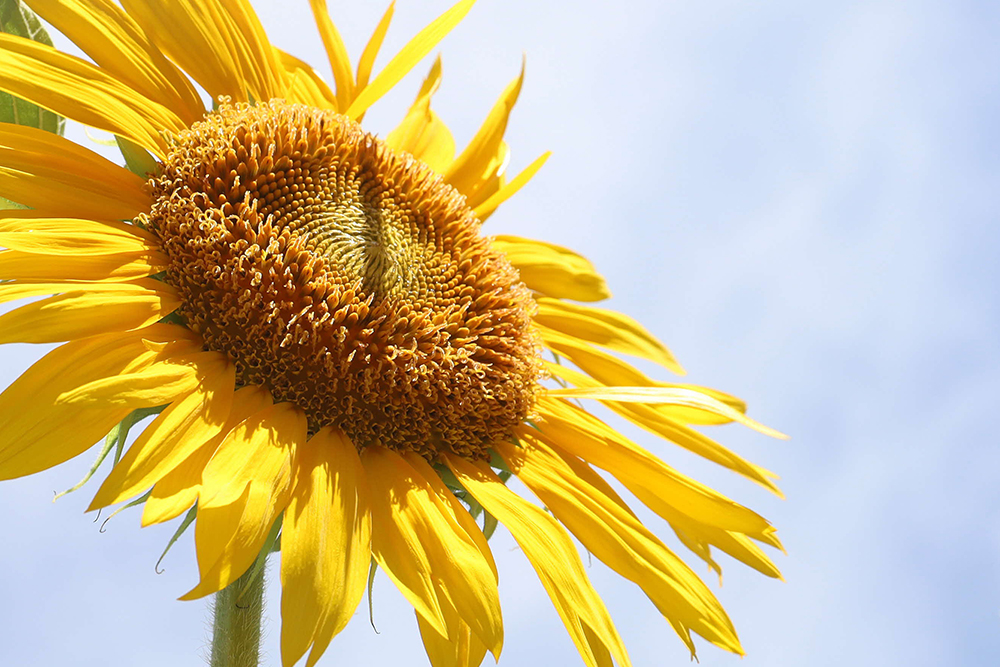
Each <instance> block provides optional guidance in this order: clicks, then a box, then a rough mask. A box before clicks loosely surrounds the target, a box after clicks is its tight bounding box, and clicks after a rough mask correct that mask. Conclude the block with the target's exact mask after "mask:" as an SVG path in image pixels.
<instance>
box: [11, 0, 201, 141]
mask: <svg viewBox="0 0 1000 667" xmlns="http://www.w3.org/2000/svg"><path fill="white" fill-rule="evenodd" d="M25 4H27V5H29V6H30V7H31V8H32V9H34V10H35V11H36V12H37V13H38V15H39V16H41V17H42V18H43V19H44V20H46V21H47V22H49V23H51V24H52V25H53V26H54V27H55V28H56V30H58V31H59V32H61V33H62V34H63V35H65V36H66V37H68V38H69V39H70V40H72V41H73V43H75V44H76V45H77V46H79V47H80V48H81V49H82V50H83V52H84V53H86V54H87V55H88V56H90V57H91V58H92V59H93V60H94V62H95V63H97V65H98V66H100V67H101V69H103V70H104V71H106V72H108V73H109V74H111V75H112V76H114V77H115V78H117V79H118V80H119V81H121V82H122V83H125V84H127V85H128V86H129V87H131V88H132V89H133V90H135V91H137V92H139V93H141V94H142V95H143V96H145V97H147V98H148V99H150V100H153V101H154V102H157V103H159V104H161V105H163V106H164V107H166V108H168V109H171V110H173V111H174V112H175V113H177V115H178V116H179V117H180V118H181V119H182V120H183V121H184V122H185V123H186V124H191V123H193V122H195V121H197V120H200V119H201V116H202V114H204V113H205V107H204V105H203V104H202V103H201V99H199V97H198V93H197V91H195V89H194V86H192V85H191V83H190V81H188V78H187V77H186V76H184V73H183V72H181V71H180V70H179V69H177V67H176V66H174V64H173V63H171V62H170V61H169V60H167V59H166V58H165V57H164V56H163V54H162V53H160V50H159V49H157V48H156V46H155V45H153V44H152V43H151V42H150V41H149V39H147V37H146V35H144V34H143V32H142V29H141V28H139V26H138V24H136V23H135V21H133V20H132V19H131V18H130V17H129V16H128V14H126V13H125V12H123V11H122V10H121V8H119V7H118V6H117V5H115V4H114V3H113V2H110V0H27V2H26V3H25Z"/></svg>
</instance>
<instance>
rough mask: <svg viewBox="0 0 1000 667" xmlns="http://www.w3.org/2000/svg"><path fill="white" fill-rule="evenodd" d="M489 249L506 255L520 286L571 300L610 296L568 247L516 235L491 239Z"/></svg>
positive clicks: (589, 266) (589, 267)
mask: <svg viewBox="0 0 1000 667" xmlns="http://www.w3.org/2000/svg"><path fill="white" fill-rule="evenodd" d="M493 247H494V248H496V249H497V250H499V251H500V252H502V253H504V254H505V255H507V259H508V260H509V261H510V263H511V264H513V265H514V268H516V269H517V270H518V271H519V272H520V274H521V280H522V281H524V284H525V285H527V286H528V287H529V288H530V289H532V290H534V291H536V292H539V293H540V294H544V295H545V296H552V297H556V298H559V299H573V300H574V301H601V300H602V299H607V298H609V297H610V296H611V292H610V290H608V286H607V283H605V282H604V278H603V277H602V276H601V275H600V274H599V273H597V271H596V270H595V269H594V265H593V264H591V263H590V261H589V260H587V259H586V258H585V257H582V256H580V255H578V254H576V253H575V252H573V251H572V250H569V249H568V248H563V247H562V246H557V245H553V244H551V243H544V242H542V241H534V240H532V239H524V238H519V237H517V236H494V237H493Z"/></svg>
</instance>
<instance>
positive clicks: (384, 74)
mask: <svg viewBox="0 0 1000 667" xmlns="http://www.w3.org/2000/svg"><path fill="white" fill-rule="evenodd" d="M310 1H311V2H313V3H315V2H320V1H323V0H310ZM475 2H476V0H462V1H461V2H459V3H457V4H456V5H454V6H453V7H452V8H451V9H449V10H448V11H446V12H445V13H444V14H442V15H441V16H439V17H438V18H436V19H435V20H434V21H432V22H431V23H430V25H428V26H427V27H426V28H424V29H423V30H421V31H420V32H418V33H417V35H416V36H415V37H414V38H413V39H411V40H410V41H409V42H408V43H407V44H406V46H404V47H403V48H402V49H400V51H399V53H397V54H396V56H395V57H394V58H393V59H392V60H390V61H389V64H388V65H386V66H385V67H384V68H383V69H382V71H381V72H379V73H378V76H376V77H375V80H374V81H372V82H371V84H370V85H368V87H366V88H365V89H364V90H362V91H361V93H360V94H358V96H357V97H355V98H354V101H353V102H351V105H350V106H349V107H348V108H347V111H345V112H343V113H344V115H345V116H349V117H350V118H355V119H357V118H359V117H360V116H361V115H362V114H363V113H364V112H365V111H367V110H368V108H369V107H370V106H371V105H373V104H374V103H375V102H377V101H378V100H379V98H380V97H382V96H383V95H385V94H386V93H387V92H389V91H390V90H391V89H392V88H393V86H395V85H396V84H397V83H399V81H400V80H401V79H402V78H403V77H404V76H406V74H407V73H408V72H409V71H410V70H411V69H413V67H414V66H415V65H416V64H417V63H418V62H420V61H421V60H423V58H424V56H426V55H427V54H428V53H430V52H431V50H432V49H433V48H434V47H435V46H437V44H438V42H440V41H441V40H442V39H444V36H445V35H447V34H448V33H449V32H451V29H452V28H454V27H455V26H456V25H458V23H459V22H460V21H461V20H462V19H463V18H465V15H466V14H468V13H469V10H470V9H472V5H474V4H475ZM324 4H325V2H324ZM335 72H336V70H335ZM348 72H350V70H349V69H348ZM339 85H340V84H339V79H338V86H339ZM338 98H339V91H338Z"/></svg>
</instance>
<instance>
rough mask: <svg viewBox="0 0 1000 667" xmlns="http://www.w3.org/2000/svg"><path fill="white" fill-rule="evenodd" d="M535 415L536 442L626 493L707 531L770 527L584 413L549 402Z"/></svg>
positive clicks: (753, 530) (748, 531)
mask: <svg viewBox="0 0 1000 667" xmlns="http://www.w3.org/2000/svg"><path fill="white" fill-rule="evenodd" d="M538 410H539V412H540V413H541V414H542V422H540V424H539V426H540V430H539V431H538V437H540V438H541V439H542V440H543V441H544V442H546V443H550V442H551V443H553V444H555V445H559V446H561V447H562V448H563V449H565V450H566V451H568V452H571V453H572V454H574V455H576V456H579V457H580V458H581V459H583V460H584V461H587V462H589V463H592V464H594V465H596V466H597V467H599V468H603V469H604V470H607V471H608V472H609V473H611V474H612V475H614V476H615V477H616V478H618V480H619V481H621V482H622V484H624V485H625V486H626V487H628V488H629V489H633V487H635V488H638V487H643V488H646V489H648V490H650V491H654V492H655V493H656V494H657V496H659V497H661V498H663V499H664V501H665V502H667V503H669V505H670V506H671V507H674V508H675V509H676V510H677V511H678V512H680V513H682V514H685V515H687V516H689V517H691V519H693V520H694V521H697V522H700V523H703V524H706V525H708V526H713V527H716V528H721V529H723V530H732V531H737V532H741V533H745V534H747V535H755V534H760V533H761V532H762V531H764V530H766V529H768V528H769V527H770V524H769V523H768V521H767V520H766V519H765V518H764V517H762V516H760V515H759V514H757V513H756V512H753V511H752V510H750V509H748V508H746V507H744V506H742V505H740V504H738V503H736V502H733V501H732V500H730V499H729V498H726V497H725V496H723V495H722V494H720V493H718V492H716V491H714V490H712V489H710V488H709V487H707V486H705V485H704V484H701V483H699V482H696V481H695V480H693V479H691V478H690V477H687V476H686V475H682V474H681V473H679V472H677V471H676V470H674V469H673V468H671V467H670V466H668V465H667V464H665V463H664V462H663V461H661V460H660V459H658V458H657V457H655V456H653V455H652V454H651V453H649V452H647V451H646V450H644V449H642V448H641V447H639V446H638V445H636V444H635V443H633V442H632V441H630V440H628V439H627V438H625V437H624V436H623V435H621V434H620V433H618V432H617V431H615V430H614V429H612V428H610V427H608V426H607V425H606V424H604V423H603V422H602V421H600V420H599V419H597V418H596V417H594V416H593V415H590V414H588V413H587V412H586V411H584V410H582V409H580V408H577V407H576V406H574V405H571V404H569V403H565V402H563V401H561V400H559V399H553V398H549V397H544V398H542V399H540V400H539V402H538Z"/></svg>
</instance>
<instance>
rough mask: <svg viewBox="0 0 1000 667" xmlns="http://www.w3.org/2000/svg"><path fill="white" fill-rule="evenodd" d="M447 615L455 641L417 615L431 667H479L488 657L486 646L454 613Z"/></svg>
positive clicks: (447, 613)
mask: <svg viewBox="0 0 1000 667" xmlns="http://www.w3.org/2000/svg"><path fill="white" fill-rule="evenodd" d="M415 613H416V612H415ZM445 614H446V616H445V619H446V620H447V622H448V627H449V629H451V634H452V636H453V637H454V639H448V638H447V637H445V636H444V635H442V634H441V633H439V632H438V631H437V630H435V629H434V628H433V626H431V624H430V623H428V622H427V621H425V620H424V619H423V617H422V616H421V615H420V614H419V613H416V616H417V626H418V627H419V628H420V638H421V640H422V641H423V643H424V650H426V651H427V658H428V659H429V660H430V663H431V667H479V665H480V664H482V662H483V658H484V657H486V652H487V649H486V644H484V643H483V642H482V641H480V640H479V637H477V636H476V634H475V633H474V632H473V631H472V629H471V628H470V627H469V625H468V624H467V623H466V622H465V621H463V620H462V619H461V618H459V617H458V616H457V615H455V612H454V611H447V612H445Z"/></svg>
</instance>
